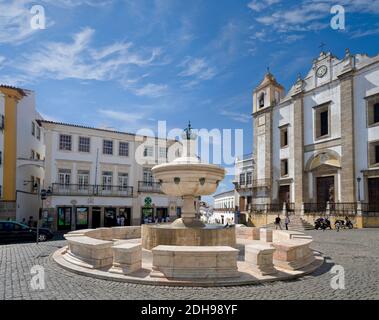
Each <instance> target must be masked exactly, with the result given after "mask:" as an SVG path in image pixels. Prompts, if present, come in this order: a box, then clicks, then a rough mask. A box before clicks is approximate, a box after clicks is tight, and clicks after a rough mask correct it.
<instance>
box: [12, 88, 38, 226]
mask: <svg viewBox="0 0 379 320" xmlns="http://www.w3.org/2000/svg"><path fill="white" fill-rule="evenodd" d="M27 93H28V94H27V96H25V97H23V99H21V101H20V102H19V103H18V104H17V159H18V160H19V159H30V157H31V150H32V149H33V150H34V151H35V152H37V153H39V154H40V156H41V159H44V158H45V146H44V140H43V129H42V128H41V139H40V140H38V139H37V138H36V135H35V136H32V122H35V123H36V120H37V119H40V115H39V114H38V113H37V111H36V108H35V95H34V92H31V91H28V92H27ZM36 126H37V124H36ZM36 132H37V130H36ZM17 162H19V161H17ZM32 176H33V177H35V178H39V179H40V180H41V183H42V184H43V181H44V177H45V175H44V168H41V167H38V166H36V165H27V166H19V164H18V167H17V172H16V189H17V190H18V193H17V211H16V212H17V216H16V218H17V220H22V218H26V219H27V218H28V217H29V216H34V217H36V216H37V214H38V210H39V208H40V201H39V199H38V197H37V195H28V194H23V193H20V191H25V192H30V191H31V184H27V185H25V181H30V180H31V177H32Z"/></svg>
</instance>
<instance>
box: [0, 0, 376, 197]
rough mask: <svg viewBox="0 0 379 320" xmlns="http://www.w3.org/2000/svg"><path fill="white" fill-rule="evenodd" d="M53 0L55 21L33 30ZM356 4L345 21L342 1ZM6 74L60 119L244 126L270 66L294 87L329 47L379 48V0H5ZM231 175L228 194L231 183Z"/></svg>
mask: <svg viewBox="0 0 379 320" xmlns="http://www.w3.org/2000/svg"><path fill="white" fill-rule="evenodd" d="M36 4H38V5H42V6H43V7H44V8H45V15H46V24H47V25H46V29H45V30H32V29H31V28H30V18H31V16H32V15H31V14H30V12H29V11H30V8H31V7H32V6H33V5H36ZM335 4H340V5H342V6H344V8H345V10H346V29H345V30H333V29H332V28H331V27H330V20H331V18H332V17H333V15H332V14H330V9H331V7H332V6H333V5H335ZM0 12H1V13H0V82H1V83H5V84H11V85H17V86H21V87H24V88H28V89H32V90H35V91H36V93H37V108H38V110H39V111H40V112H41V114H42V115H43V116H45V117H46V118H48V119H50V120H55V121H63V122H69V123H77V124H85V125H91V126H97V127H109V128H115V129H118V130H123V131H131V132H135V131H136V130H138V129H140V128H145V127H146V128H153V129H154V128H156V125H157V121H158V120H166V121H167V125H168V127H169V128H177V127H179V128H181V127H184V126H185V125H186V123H187V122H188V120H192V122H193V125H194V127H196V128H207V129H213V128H232V129H234V128H241V129H244V152H245V153H249V152H251V149H252V128H251V116H250V114H251V109H252V107H251V103H252V102H251V93H252V90H253V88H254V87H255V86H256V85H257V84H258V83H259V82H260V80H261V79H262V77H263V76H264V73H265V72H266V69H267V67H268V66H269V67H270V70H271V72H272V73H273V74H274V75H275V76H276V78H277V80H278V81H279V82H280V83H281V84H282V85H284V86H285V88H286V89H287V90H288V89H289V87H290V86H291V85H292V84H293V82H294V81H295V79H296V77H297V74H298V73H301V74H303V75H305V74H306V73H307V72H308V70H309V68H310V67H311V64H312V60H313V59H314V58H315V57H317V56H318V54H319V52H320V48H319V46H320V44H321V43H322V42H324V43H325V44H326V46H325V49H326V50H330V51H332V52H333V53H334V54H335V55H337V56H339V57H341V56H343V54H344V50H345V48H347V47H349V48H350V49H351V51H352V52H353V53H367V54H369V55H375V54H377V53H378V52H379V0H341V1H337V0H336V1H329V0H314V1H310V0H300V1H288V0H286V1H284V0H261V1H254V0H253V1H251V0H217V1H216V0H205V1H204V0H192V1H181V0H134V1H131V0H115V1H110V0H97V1H95V0H77V1H75V0H40V1H28V0H17V1H3V0H0ZM230 181H231V178H230V177H229V178H228V179H227V180H226V181H225V182H224V183H223V184H222V185H221V186H220V191H221V190H222V191H223V190H225V189H227V188H231V186H232V185H231V183H230Z"/></svg>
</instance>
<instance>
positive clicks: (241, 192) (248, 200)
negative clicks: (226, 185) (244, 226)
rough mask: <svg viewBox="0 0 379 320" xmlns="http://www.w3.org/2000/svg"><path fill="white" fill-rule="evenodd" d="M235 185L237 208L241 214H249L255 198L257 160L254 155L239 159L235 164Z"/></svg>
mask: <svg viewBox="0 0 379 320" xmlns="http://www.w3.org/2000/svg"><path fill="white" fill-rule="evenodd" d="M234 168H235V179H234V182H233V183H234V185H235V190H236V198H235V206H238V208H239V210H240V211H241V212H248V211H250V209H251V205H252V203H253V196H254V189H255V187H256V186H255V185H254V183H253V182H254V180H253V177H254V170H255V160H254V158H253V154H247V155H244V156H243V157H241V159H240V158H237V159H236V162H235V167H234Z"/></svg>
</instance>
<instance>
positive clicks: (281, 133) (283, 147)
mask: <svg viewBox="0 0 379 320" xmlns="http://www.w3.org/2000/svg"><path fill="white" fill-rule="evenodd" d="M289 126H290V125H289V124H286V125H284V126H281V127H279V130H280V149H285V148H288V147H289ZM284 132H285V133H286V137H287V143H286V144H284V137H283V134H284Z"/></svg>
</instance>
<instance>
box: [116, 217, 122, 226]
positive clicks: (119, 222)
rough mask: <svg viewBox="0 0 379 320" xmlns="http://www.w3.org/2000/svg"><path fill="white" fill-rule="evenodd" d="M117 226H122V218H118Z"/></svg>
mask: <svg viewBox="0 0 379 320" xmlns="http://www.w3.org/2000/svg"><path fill="white" fill-rule="evenodd" d="M117 225H118V226H121V218H120V216H117Z"/></svg>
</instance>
